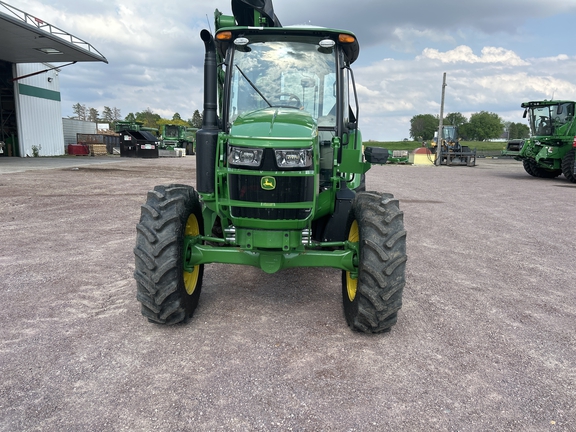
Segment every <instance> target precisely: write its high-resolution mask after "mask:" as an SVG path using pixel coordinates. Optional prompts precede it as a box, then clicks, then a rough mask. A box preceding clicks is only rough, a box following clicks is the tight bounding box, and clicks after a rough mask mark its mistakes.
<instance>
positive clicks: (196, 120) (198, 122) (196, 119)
mask: <svg viewBox="0 0 576 432" xmlns="http://www.w3.org/2000/svg"><path fill="white" fill-rule="evenodd" d="M188 123H189V124H190V126H192V127H195V128H201V127H202V114H200V112H199V111H198V110H196V111H194V114H192V118H191V119H190V120H188Z"/></svg>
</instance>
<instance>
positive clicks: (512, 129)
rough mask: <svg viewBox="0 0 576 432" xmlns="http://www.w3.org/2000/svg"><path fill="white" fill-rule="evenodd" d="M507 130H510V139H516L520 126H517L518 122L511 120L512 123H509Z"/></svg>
mask: <svg viewBox="0 0 576 432" xmlns="http://www.w3.org/2000/svg"><path fill="white" fill-rule="evenodd" d="M507 131H508V139H509V140H512V139H516V138H517V135H518V128H517V126H516V123H512V122H511V123H510V124H508V128H507Z"/></svg>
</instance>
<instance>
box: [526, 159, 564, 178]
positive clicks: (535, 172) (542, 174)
mask: <svg viewBox="0 0 576 432" xmlns="http://www.w3.org/2000/svg"><path fill="white" fill-rule="evenodd" d="M522 165H524V170H525V171H526V172H527V173H528V174H530V175H531V176H533V177H539V178H556V177H558V176H559V175H560V174H562V170H548V169H545V168H542V167H540V166H538V164H537V163H536V161H535V160H534V159H523V160H522Z"/></svg>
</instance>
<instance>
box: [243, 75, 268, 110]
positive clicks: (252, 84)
mask: <svg viewBox="0 0 576 432" xmlns="http://www.w3.org/2000/svg"><path fill="white" fill-rule="evenodd" d="M236 68H238V70H239V71H240V73H241V74H242V76H243V77H244V79H245V80H246V81H248V84H250V86H251V87H252V88H253V89H254V91H255V92H256V93H258V94H259V95H260V97H261V98H262V99H264V102H266V103H267V104H268V106H269V107H272V104H271V103H270V102H268V99H266V98H265V97H264V95H263V94H262V92H261V91H260V90H258V87H256V86H255V85H254V83H253V82H252V81H250V78H248V77H247V76H246V74H245V73H244V72H243V71H242V69H240V66H238V65H236Z"/></svg>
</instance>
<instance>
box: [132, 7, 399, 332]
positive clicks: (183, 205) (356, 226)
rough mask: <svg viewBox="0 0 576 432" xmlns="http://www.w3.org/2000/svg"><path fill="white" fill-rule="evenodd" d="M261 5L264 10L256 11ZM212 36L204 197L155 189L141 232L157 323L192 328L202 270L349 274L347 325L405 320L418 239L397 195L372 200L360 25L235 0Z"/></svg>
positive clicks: (200, 192) (200, 183)
mask: <svg viewBox="0 0 576 432" xmlns="http://www.w3.org/2000/svg"><path fill="white" fill-rule="evenodd" d="M253 3H258V4H261V5H260V6H254V5H253ZM232 9H233V13H234V16H225V15H222V14H221V13H220V12H219V11H218V10H217V11H216V13H215V24H216V26H215V34H214V35H212V34H211V33H210V32H209V31H207V30H203V31H202V32H201V38H202V40H203V42H204V44H205V50H206V52H205V61H204V112H203V125H202V128H201V129H200V130H199V131H198V132H197V137H196V138H197V141H196V145H197V148H196V176H197V177H196V189H194V188H193V187H191V186H186V185H177V184H174V185H169V186H156V187H155V188H154V190H153V191H150V192H149V193H148V197H147V201H146V203H145V204H144V205H143V206H142V212H141V218H140V223H139V224H138V225H137V238H136V247H135V249H134V252H135V255H136V269H135V273H134V275H135V279H136V281H137V299H138V300H139V301H140V302H141V304H142V314H143V315H144V316H145V317H146V318H148V320H149V321H150V322H153V323H159V324H175V323H180V322H186V321H187V320H188V319H189V318H190V317H191V316H192V313H193V312H194V310H195V308H196V306H197V305H198V301H199V296H200V291H201V287H202V278H203V275H204V265H205V264H209V263H227V264H241V265H249V266H254V267H258V268H260V269H262V270H263V271H264V272H267V273H275V272H278V271H279V270H282V269H285V268H292V267H331V268H335V269H340V270H341V271H342V298H343V305H344V315H345V318H346V321H347V323H348V325H349V326H350V327H351V328H352V329H354V330H357V331H362V332H367V333H379V332H386V331H389V330H390V329H391V327H392V326H393V325H394V324H395V323H396V320H397V313H398V311H399V310H400V308H401V306H402V291H403V288H404V284H405V263H406V231H405V230H404V224H403V213H402V212H401V211H400V209H399V203H398V200H397V199H394V197H393V195H391V194H387V193H385V194H381V193H378V192H366V191H365V190H364V189H365V183H364V175H365V173H366V172H367V171H368V170H369V168H370V166H371V164H372V163H375V164H385V163H386V160H387V157H388V151H387V150H386V149H382V148H370V147H369V148H366V150H365V152H364V153H363V151H362V137H361V134H360V130H359V129H358V103H357V102H358V98H357V94H356V88H355V84H354V75H353V73H352V70H351V68H350V65H351V64H352V63H353V62H354V61H355V60H356V58H357V57H358V54H359V45H358V41H357V39H356V37H355V35H354V34H353V33H351V32H349V31H342V30H335V29H328V28H318V27H310V26H302V27H282V26H281V25H280V22H279V21H278V18H277V17H276V15H275V14H274V12H273V9H272V4H271V2H270V0H266V1H260V2H254V1H253V0H233V1H232Z"/></svg>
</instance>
